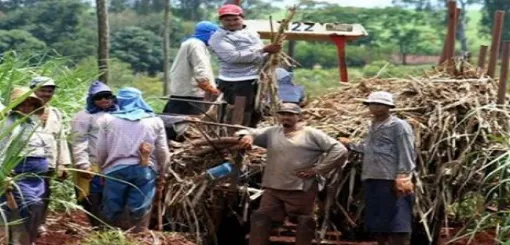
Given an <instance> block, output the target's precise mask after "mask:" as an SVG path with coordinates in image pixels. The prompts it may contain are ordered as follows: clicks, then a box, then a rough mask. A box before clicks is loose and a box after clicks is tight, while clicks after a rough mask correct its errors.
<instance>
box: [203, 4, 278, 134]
mask: <svg viewBox="0 0 510 245" xmlns="http://www.w3.org/2000/svg"><path fill="white" fill-rule="evenodd" d="M218 14H219V18H220V21H221V24H222V27H221V28H220V29H218V31H216V32H215V33H214V35H213V36H212V37H211V40H210V41H209V43H210V45H211V49H212V50H213V51H214V53H215V54H216V55H217V56H218V58H219V61H220V72H219V76H218V88H219V89H220V91H221V92H223V96H224V99H225V100H226V101H227V103H228V104H230V105H234V102H235V97H236V96H243V97H246V107H245V110H244V120H243V125H245V126H250V127H255V126H256V125H257V123H258V122H259V121H260V119H261V115H260V112H258V111H256V110H255V99H256V98H255V97H256V94H257V88H258V79H259V72H260V69H261V66H262V64H263V61H264V57H265V56H266V54H275V53H278V52H280V50H281V46H280V45H276V44H269V45H266V46H264V44H263V43H262V40H261V39H260V37H259V35H258V33H257V32H255V31H253V30H250V29H249V28H247V27H246V25H244V13H243V10H242V9H241V8H240V7H239V6H237V5H234V4H226V5H223V6H222V7H221V8H220V9H219V11H218Z"/></svg>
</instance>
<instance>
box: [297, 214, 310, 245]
mask: <svg viewBox="0 0 510 245" xmlns="http://www.w3.org/2000/svg"><path fill="white" fill-rule="evenodd" d="M314 238H315V219H314V218H313V216H311V215H300V216H298V217H297V229H296V245H311V244H312V241H313V239H314Z"/></svg>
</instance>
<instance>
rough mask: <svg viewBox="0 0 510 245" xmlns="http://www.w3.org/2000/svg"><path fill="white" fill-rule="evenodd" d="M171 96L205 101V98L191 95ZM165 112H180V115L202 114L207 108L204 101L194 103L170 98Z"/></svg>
mask: <svg viewBox="0 0 510 245" xmlns="http://www.w3.org/2000/svg"><path fill="white" fill-rule="evenodd" d="M170 98H176V99H186V100H196V101H203V100H204V99H203V98H199V97H190V96H170ZM163 112H164V113H171V114H180V115H201V114H204V113H205V112H206V108H205V106H204V105H203V104H202V103H194V102H188V101H179V100H169V101H168V103H166V105H165V109H163Z"/></svg>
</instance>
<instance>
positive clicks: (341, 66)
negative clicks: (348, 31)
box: [331, 36, 349, 82]
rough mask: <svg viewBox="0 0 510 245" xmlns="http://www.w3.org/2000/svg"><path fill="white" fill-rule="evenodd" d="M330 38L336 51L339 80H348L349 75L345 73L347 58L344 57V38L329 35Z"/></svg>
mask: <svg viewBox="0 0 510 245" xmlns="http://www.w3.org/2000/svg"><path fill="white" fill-rule="evenodd" d="M331 40H333V42H334V43H335V45H336V50H337V53H338V70H339V71H340V81H342V82H348V81H349V75H348V74H347V59H346V57H345V42H346V41H345V39H344V37H341V36H331Z"/></svg>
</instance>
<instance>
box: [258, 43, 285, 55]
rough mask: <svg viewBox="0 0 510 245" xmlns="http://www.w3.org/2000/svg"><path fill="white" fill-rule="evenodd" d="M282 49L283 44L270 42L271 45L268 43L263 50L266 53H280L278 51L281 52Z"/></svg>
mask: <svg viewBox="0 0 510 245" xmlns="http://www.w3.org/2000/svg"><path fill="white" fill-rule="evenodd" d="M280 50H282V45H279V44H269V45H266V46H265V47H264V48H263V49H262V51H263V52H264V53H270V54H275V53H278V52H280Z"/></svg>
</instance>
